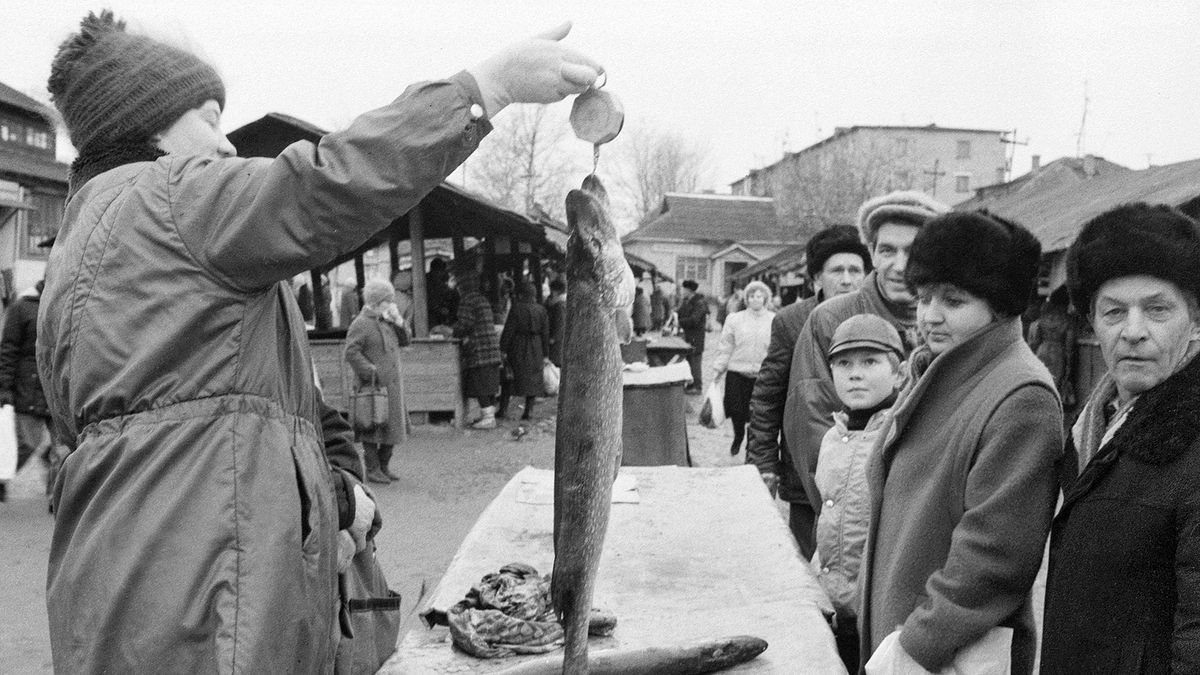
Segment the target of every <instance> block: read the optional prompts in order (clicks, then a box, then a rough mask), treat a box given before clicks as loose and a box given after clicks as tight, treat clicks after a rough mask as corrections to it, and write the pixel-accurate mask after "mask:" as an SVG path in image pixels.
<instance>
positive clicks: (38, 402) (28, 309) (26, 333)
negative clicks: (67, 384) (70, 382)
mask: <svg viewBox="0 0 1200 675" xmlns="http://www.w3.org/2000/svg"><path fill="white" fill-rule="evenodd" d="M40 300H41V294H40V293H31V294H27V295H21V296H20V297H18V298H17V299H16V301H15V302H13V304H12V305H10V306H9V308H8V311H7V312H5V314H4V333H3V335H0V400H4V401H8V402H11V403H12V405H13V409H14V410H16V411H17V412H19V413H23V414H26V415H36V416H37V417H45V418H47V419H49V418H50V409H49V408H47V407H46V395H45V393H44V392H43V391H42V380H41V378H40V377H38V370H37V315H38V303H39V302H40Z"/></svg>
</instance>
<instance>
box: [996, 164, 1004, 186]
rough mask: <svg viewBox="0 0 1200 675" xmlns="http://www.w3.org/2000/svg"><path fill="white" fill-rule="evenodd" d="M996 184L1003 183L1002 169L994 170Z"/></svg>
mask: <svg viewBox="0 0 1200 675" xmlns="http://www.w3.org/2000/svg"><path fill="white" fill-rule="evenodd" d="M996 182H997V183H1003V182H1004V167H1000V168H999V169H996Z"/></svg>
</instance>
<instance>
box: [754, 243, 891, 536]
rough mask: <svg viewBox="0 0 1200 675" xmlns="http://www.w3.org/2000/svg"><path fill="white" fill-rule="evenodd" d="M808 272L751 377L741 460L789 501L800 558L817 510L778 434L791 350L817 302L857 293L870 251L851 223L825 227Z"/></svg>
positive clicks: (808, 252) (808, 250)
mask: <svg viewBox="0 0 1200 675" xmlns="http://www.w3.org/2000/svg"><path fill="white" fill-rule="evenodd" d="M804 258H805V262H806V263H807V265H808V276H809V278H810V279H812V282H813V284H814V285H815V286H816V287H817V292H816V294H814V295H813V296H812V297H809V298H805V299H804V300H801V301H799V302H794V303H792V304H790V305H788V306H787V307H784V308H783V309H781V310H780V311H779V313H777V314H776V315H775V319H774V320H773V321H772V322H771V344H770V346H769V347H768V348H767V358H766V359H765V360H764V361H763V363H762V366H761V367H760V369H759V371H758V378H757V379H755V381H754V394H753V397H752V398H751V401H750V433H749V435H750V440H749V441H748V442H747V445H746V463H747V464H753V465H755V466H756V467H758V470H759V472H760V473H761V474H762V479H763V482H765V483H766V484H767V488H768V489H769V490H770V491H771V492H772V494H774V493H775V492H776V491H778V493H779V498H780V499H782V500H784V501H786V502H788V504H789V505H790V512H789V516H788V525H789V527H790V528H791V530H792V536H793V537H795V538H796V543H797V544H799V545H800V552H801V553H802V554H803V555H804V557H805V558H811V557H812V554H813V550H814V549H815V548H816V538H815V532H814V530H813V526H814V524H815V523H816V511H815V510H814V508H813V505H812V504H810V503H809V501H808V495H807V494H806V493H805V491H804V485H803V483H801V482H800V476H799V474H798V473H797V472H796V467H795V465H794V464H793V463H792V456H791V453H790V452H789V451H788V446H787V440H786V438H781V434H780V430H781V428H782V426H783V408H784V404H785V403H786V401H787V385H788V379H789V378H790V376H791V371H792V352H793V351H794V350H795V348H796V340H797V338H799V336H800V331H801V330H802V329H803V328H804V323H805V321H807V320H808V315H809V314H811V313H812V311H813V309H814V308H815V307H816V306H817V305H819V304H820V303H822V302H824V301H826V300H828V299H830V298H834V297H837V296H839V295H845V294H846V293H853V292H854V291H857V290H858V289H859V288H860V287H861V286H862V282H863V278H864V277H865V276H866V273H867V272H870V271H871V254H870V253H869V252H868V251H867V247H866V246H864V245H863V243H862V240H861V239H860V238H859V235H858V230H857V229H856V228H854V227H853V226H850V225H834V226H833V227H828V228H825V229H824V230H821V231H820V232H818V233H816V234H815V235H813V237H812V239H809V240H808V245H807V246H805V249H804Z"/></svg>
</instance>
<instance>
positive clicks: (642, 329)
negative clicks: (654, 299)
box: [633, 285, 650, 337]
mask: <svg viewBox="0 0 1200 675" xmlns="http://www.w3.org/2000/svg"><path fill="white" fill-rule="evenodd" d="M648 330H650V298H648V297H646V289H644V288H642V287H641V286H640V285H639V286H637V289H636V290H635V291H634V296H633V332H634V334H635V335H637V336H638V337H641V336H643V335H645V334H646V331H648Z"/></svg>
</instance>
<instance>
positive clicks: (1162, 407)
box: [1042, 357, 1200, 675]
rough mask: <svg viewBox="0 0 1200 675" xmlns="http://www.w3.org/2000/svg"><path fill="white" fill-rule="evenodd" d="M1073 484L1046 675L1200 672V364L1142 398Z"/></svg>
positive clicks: (1063, 514)
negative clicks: (1047, 674) (1064, 674)
mask: <svg viewBox="0 0 1200 675" xmlns="http://www.w3.org/2000/svg"><path fill="white" fill-rule="evenodd" d="M1098 393H1100V390H1099V389H1098ZM1068 450H1069V451H1070V452H1068V453H1067V457H1068V459H1070V460H1072V461H1074V458H1075V457H1074V456H1075V453H1074V450H1075V446H1074V442H1073V441H1072V443H1071V444H1070V445H1068ZM1075 466H1078V464H1077V463H1076V464H1075ZM1068 478H1069V480H1068V481H1067V482H1066V483H1065V485H1064V496H1063V506H1062V509H1060V510H1059V513H1058V515H1057V516H1056V517H1055V519H1054V531H1053V534H1052V535H1051V539H1050V571H1049V576H1048V578H1047V582H1046V612H1045V621H1044V625H1043V632H1042V672H1043V673H1051V674H1054V675H1058V674H1060V673H1198V672H1200V358H1195V357H1193V358H1192V361H1191V363H1189V364H1188V365H1187V366H1185V367H1184V368H1183V369H1181V370H1179V371H1178V372H1176V373H1175V374H1174V375H1172V376H1171V377H1169V378H1167V379H1166V380H1164V381H1163V382H1161V383H1159V385H1158V386H1156V387H1154V388H1153V389H1151V390H1149V391H1147V392H1144V393H1143V394H1142V395H1141V396H1139V397H1138V399H1137V401H1136V402H1135V403H1134V404H1133V408H1132V409H1131V410H1130V411H1129V416H1128V417H1127V418H1126V419H1125V422H1124V423H1123V424H1122V425H1121V426H1120V427H1119V428H1118V429H1117V430H1116V432H1115V433H1113V436H1112V439H1111V440H1109V442H1108V443H1106V444H1104V445H1102V446H1101V447H1100V449H1099V451H1098V452H1097V454H1096V455H1095V457H1093V458H1092V460H1091V461H1090V462H1089V464H1088V466H1087V467H1086V468H1085V469H1084V470H1083V472H1082V473H1080V474H1079V476H1078V478H1074V479H1070V477H1069V476H1068Z"/></svg>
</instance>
